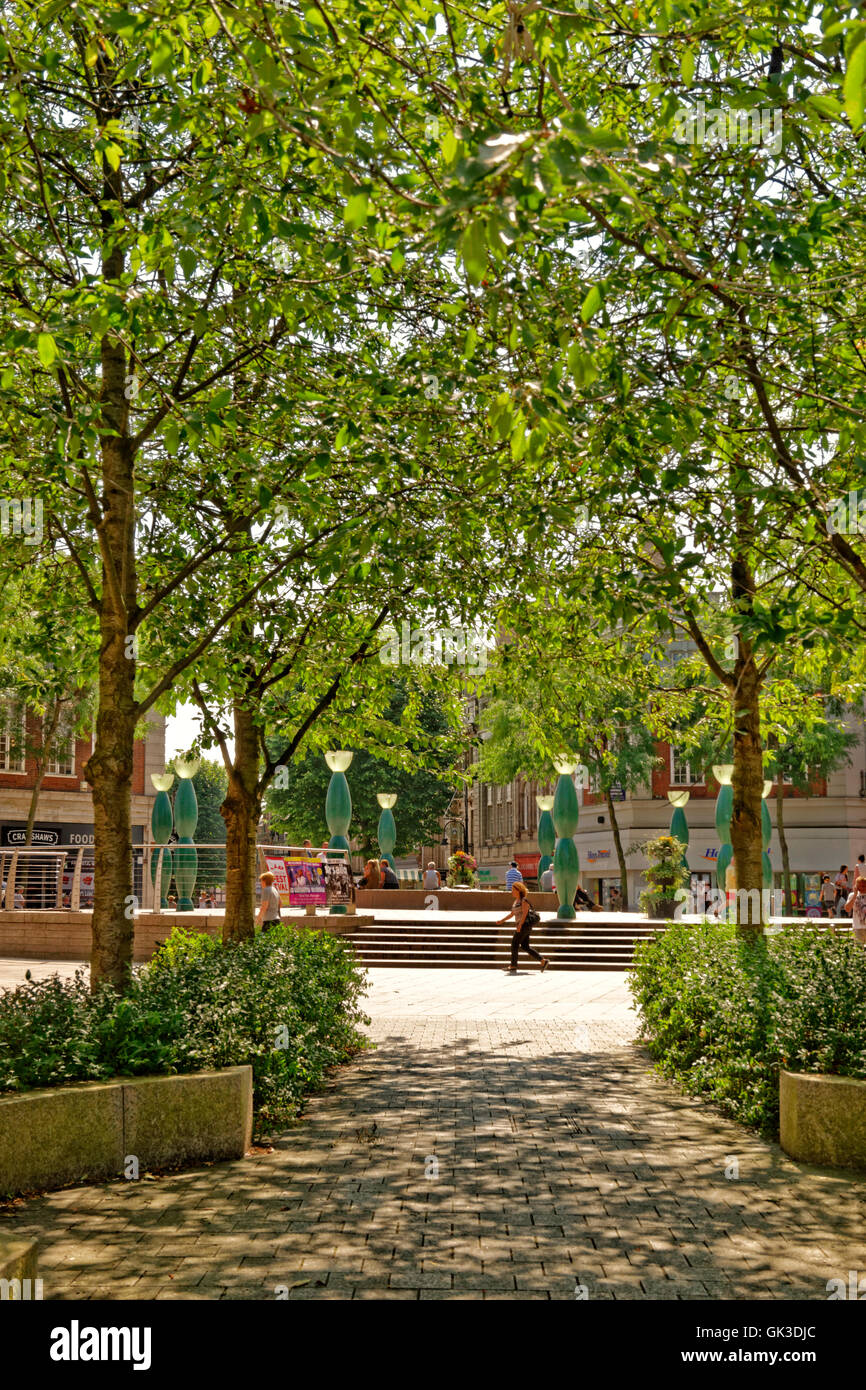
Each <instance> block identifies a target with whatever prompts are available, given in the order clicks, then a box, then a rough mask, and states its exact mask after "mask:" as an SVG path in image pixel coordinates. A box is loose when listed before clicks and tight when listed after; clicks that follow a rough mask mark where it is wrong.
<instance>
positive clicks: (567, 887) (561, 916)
mask: <svg viewBox="0 0 866 1390" xmlns="http://www.w3.org/2000/svg"><path fill="white" fill-rule="evenodd" d="M553 765H554V767H555V768H556V770H557V772H558V773H559V780H558V781H557V783H556V792H555V795H554V798H553V824H554V828H555V830H556V834H557V841H556V849H555V850H554V854H553V877H554V881H555V887H556V894H557V897H558V898H559V910H558V912H557V914H556V916H557V919H558V920H560V921H571V920H572V919H573V918H574V917H575V915H576V914H575V911H574V895H575V893H576V891H577V884H578V880H579V877H580V857H579V855H578V853H577V845H576V844H575V843H574V835H575V832H576V830H577V822H578V817H579V815H580V808H579V807H578V804H577V791H576V789H575V785H574V774H575V772H576V770H577V763H576V762H575V761H574V760H573V759H571V758H568V757H566V756H563V757H562V758H561V759H560V760H559V761H558V762H555V763H554V764H553Z"/></svg>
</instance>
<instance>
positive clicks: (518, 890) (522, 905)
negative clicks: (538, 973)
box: [496, 882, 550, 975]
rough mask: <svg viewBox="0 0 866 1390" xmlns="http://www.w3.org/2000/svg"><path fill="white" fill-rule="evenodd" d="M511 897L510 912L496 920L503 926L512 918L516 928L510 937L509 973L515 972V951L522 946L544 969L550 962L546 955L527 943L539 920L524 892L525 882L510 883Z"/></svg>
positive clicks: (513, 973) (514, 973)
mask: <svg viewBox="0 0 866 1390" xmlns="http://www.w3.org/2000/svg"><path fill="white" fill-rule="evenodd" d="M511 897H512V902H513V906H512V908H511V911H510V912H506V914H505V916H504V917H501V918H500V919H499V921H498V922H497V924H496V925H497V926H498V927H504V926H505V923H506V922H507V921H508V919H509V917H513V918H514V923H515V926H516V928H517V930H516V931H515V933H514V935H513V936H512V938H511V969H510V970H509V971H508V974H509V975H516V974H517V952H518V951H519V950H520V949H521V947H522V948H523V950H524V951H525V952H526V954H527V955H528V956H534V957H535V959H536V960H540V961H541V969H542V971H545V970H546V969H547V967H548V966H549V964H550V961H549V960H548V959H547V956H543V955H542V954H541V952H540V951H534V950H533V949H532V947H531V946H530V944H529V933H530V931H531V930H532V928H533V927H534V926H535V925H536V923H537V922H539V921H540V920H541V918H540V917H539V915H538V913H537V912H536V911H535V910H534V908H533V906H532V904H531V903H530V901H529V898H528V897H527V893H526V884H525V883H519V882H518V883H512V885H511Z"/></svg>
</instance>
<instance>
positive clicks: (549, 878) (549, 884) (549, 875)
mask: <svg viewBox="0 0 866 1390" xmlns="http://www.w3.org/2000/svg"><path fill="white" fill-rule="evenodd" d="M538 887H539V890H540V891H541V892H542V893H552V892H553V891H554V887H553V865H552V864H548V866H547V868H546V869H545V870H544V873H543V874H542V875H541V878H540V879H539V881H538Z"/></svg>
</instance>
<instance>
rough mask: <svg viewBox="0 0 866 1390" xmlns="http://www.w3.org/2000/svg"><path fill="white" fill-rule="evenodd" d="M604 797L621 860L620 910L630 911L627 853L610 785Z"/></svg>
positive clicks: (618, 855)
mask: <svg viewBox="0 0 866 1390" xmlns="http://www.w3.org/2000/svg"><path fill="white" fill-rule="evenodd" d="M604 799H605V801H606V802H607V811H608V815H609V816H610V828H611V830H612V831H613V843H614V845H615V846H616V857H617V859H618V860H619V879H620V885H621V887H620V893H621V901H620V910H621V911H622V912H627V911H628V870H627V868H626V862H625V853H624V851H623V847H622V837H621V836H620V833H619V821H618V820H617V818H616V809H615V806H614V800H613V797H612V796H611V794H610V787H605V789H604Z"/></svg>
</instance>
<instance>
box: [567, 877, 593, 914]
mask: <svg viewBox="0 0 866 1390" xmlns="http://www.w3.org/2000/svg"><path fill="white" fill-rule="evenodd" d="M572 906H573V907H576V908H577V910H578V912H594V911H595V903H594V902H593V900H592V898H591V897H590V896H589V894H588V893H586V892H584V890H583V889H582V888H581V886H580V884H578V885H577V892H576V893H575V895H574V902H573V904H572Z"/></svg>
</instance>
